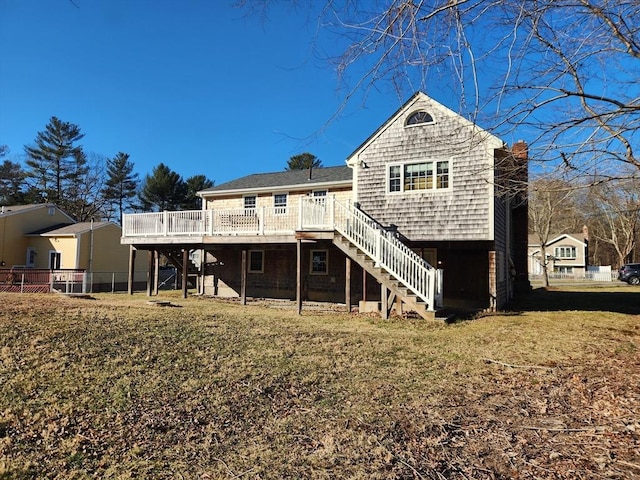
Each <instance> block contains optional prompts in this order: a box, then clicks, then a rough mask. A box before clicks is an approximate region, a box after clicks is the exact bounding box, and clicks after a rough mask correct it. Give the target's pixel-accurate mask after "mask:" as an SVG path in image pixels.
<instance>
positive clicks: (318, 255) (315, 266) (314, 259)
mask: <svg viewBox="0 0 640 480" xmlns="http://www.w3.org/2000/svg"><path fill="white" fill-rule="evenodd" d="M309 273H311V275H326V274H327V273H329V252H328V251H327V250H311V265H310V272H309Z"/></svg>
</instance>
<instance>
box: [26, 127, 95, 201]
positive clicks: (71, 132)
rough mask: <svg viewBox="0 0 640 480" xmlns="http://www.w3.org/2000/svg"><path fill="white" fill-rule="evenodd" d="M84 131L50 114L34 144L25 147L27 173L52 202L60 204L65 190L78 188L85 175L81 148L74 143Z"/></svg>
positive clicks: (80, 137)
mask: <svg viewBox="0 0 640 480" xmlns="http://www.w3.org/2000/svg"><path fill="white" fill-rule="evenodd" d="M83 137H84V134H83V133H82V132H81V131H80V127H79V126H77V125H74V124H72V123H69V122H63V121H62V120H60V119H58V118H57V117H51V119H50V120H49V123H48V124H47V125H46V127H45V130H44V131H43V132H38V135H37V137H36V140H35V146H28V145H27V146H25V147H24V150H25V153H26V154H27V157H28V158H27V160H26V162H25V163H26V165H27V167H28V170H27V176H28V177H31V178H33V179H34V180H35V182H36V186H37V188H39V189H40V190H41V192H42V193H43V194H45V195H46V196H47V200H48V201H50V202H53V203H57V204H61V205H62V203H63V200H64V196H65V190H67V189H69V188H73V187H74V186H76V187H77V185H76V184H77V182H78V181H79V179H80V178H81V177H82V176H83V175H84V174H86V158H85V157H84V155H83V154H82V147H81V146H78V145H75V143H76V142H78V141H80V140H82V138H83Z"/></svg>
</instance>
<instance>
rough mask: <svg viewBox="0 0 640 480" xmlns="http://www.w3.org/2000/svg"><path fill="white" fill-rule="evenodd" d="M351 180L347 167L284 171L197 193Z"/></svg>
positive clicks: (300, 185) (253, 176)
mask: <svg viewBox="0 0 640 480" xmlns="http://www.w3.org/2000/svg"><path fill="white" fill-rule="evenodd" d="M352 179H353V170H352V169H351V168H349V167H347V166H338V167H324V168H314V169H312V170H311V178H309V170H308V169H305V170H286V171H282V172H273V173H254V174H252V175H247V176H246V177H241V178H238V179H236V180H231V181H230V182H226V183H222V184H220V185H216V186H215V187H211V188H207V189H206V190H202V191H200V192H199V193H201V194H207V193H221V192H227V191H238V190H245V191H246V190H256V189H273V188H279V187H302V186H306V187H313V186H315V185H330V184H345V183H350V182H351V181H352Z"/></svg>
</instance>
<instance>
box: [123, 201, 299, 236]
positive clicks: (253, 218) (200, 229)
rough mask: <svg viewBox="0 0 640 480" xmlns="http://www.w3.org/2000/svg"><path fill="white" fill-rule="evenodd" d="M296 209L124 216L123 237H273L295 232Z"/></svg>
mask: <svg viewBox="0 0 640 480" xmlns="http://www.w3.org/2000/svg"><path fill="white" fill-rule="evenodd" d="M297 221H298V208H297V207H287V208H282V207H274V208H266V207H260V208H255V209H234V210H185V211H181V212H159V213H131V214H125V215H124V216H123V222H122V235H123V236H124V237H173V236H204V235H211V236H213V235H273V234H278V233H291V234H293V232H295V231H296V228H297Z"/></svg>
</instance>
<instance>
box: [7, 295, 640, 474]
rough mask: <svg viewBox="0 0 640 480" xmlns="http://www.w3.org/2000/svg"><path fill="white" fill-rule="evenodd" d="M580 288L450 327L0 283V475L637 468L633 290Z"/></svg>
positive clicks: (638, 393)
mask: <svg viewBox="0 0 640 480" xmlns="http://www.w3.org/2000/svg"><path fill="white" fill-rule="evenodd" d="M581 290H582V291H578V290H575V289H574V290H571V289H569V288H563V289H553V290H549V291H545V290H542V289H538V290H535V291H534V292H533V293H532V294H531V295H530V296H529V297H528V299H526V300H525V301H524V302H521V303H520V304H518V305H514V306H513V309H512V311H511V312H507V313H503V314H500V315H493V316H483V317H479V318H476V319H474V320H472V321H461V322H457V323H454V324H449V325H445V324H442V323H438V322H425V321H423V320H420V321H418V320H414V319H406V318H405V319H403V318H392V319H391V320H381V319H379V318H378V317H376V316H373V315H372V316H368V315H348V314H346V313H343V312H341V311H340V310H339V309H338V308H337V307H336V308H333V309H331V308H327V309H324V310H312V309H305V310H303V315H301V316H298V315H296V314H295V307H293V306H292V305H290V304H288V303H286V302H274V303H268V302H264V303H255V304H250V305H248V306H241V305H239V304H238V303H235V302H225V301H220V300H212V299H205V298H198V297H190V298H188V299H186V300H183V299H181V298H179V297H177V296H163V297H161V298H163V299H167V300H170V301H171V302H172V306H168V307H159V306H155V305H151V304H149V303H148V302H147V300H148V298H147V297H146V296H143V295H134V296H131V297H130V296H126V295H118V294H115V295H113V294H111V295H109V294H100V295H95V296H94V297H95V298H94V299H79V298H65V297H61V296H54V295H44V294H43V295H37V294H34V295H20V294H0V305H1V306H0V478H2V479H22V478H51V479H53V478H64V479H67V478H77V479H81V478H123V479H124V478H160V479H163V478H167V479H169V478H171V479H174V478H178V479H180V478H184V479H231V478H243V479H257V478H261V479H266V478H327V479H330V478H331V479H335V478H355V479H375V478H379V479H409V478H416V479H423V478H427V479H445V478H446V479H484V478H486V479H502V478H504V479H507V478H509V479H511V478H548V479H565V478H566V479H575V478H619V479H622V478H625V479H629V478H640V387H639V385H640V315H639V314H640V312H639V311H638V308H640V290H639V289H632V288H622V287H619V286H615V287H609V288H599V289H588V288H582V289H581ZM165 295H169V294H165ZM548 305H554V310H553V311H542V310H547V309H548V307H547V308H545V306H548ZM598 306H601V307H598ZM536 309H537V310H536Z"/></svg>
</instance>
